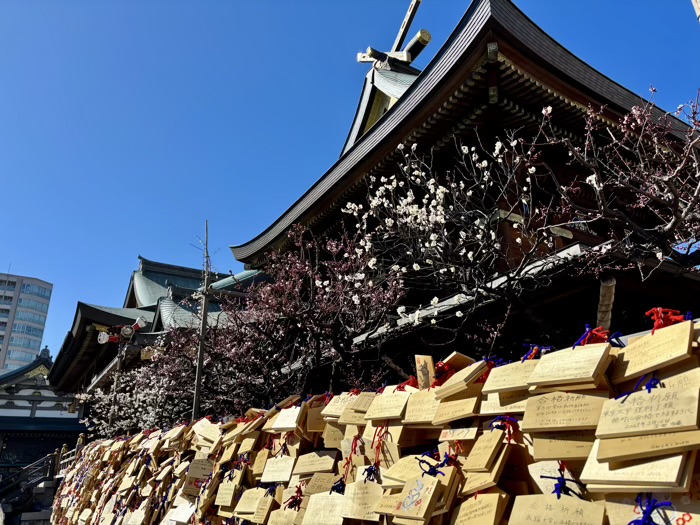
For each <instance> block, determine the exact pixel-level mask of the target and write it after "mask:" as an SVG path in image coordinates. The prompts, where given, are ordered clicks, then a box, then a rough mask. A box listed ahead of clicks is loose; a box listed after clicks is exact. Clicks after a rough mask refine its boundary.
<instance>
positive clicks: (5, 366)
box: [3, 363, 22, 370]
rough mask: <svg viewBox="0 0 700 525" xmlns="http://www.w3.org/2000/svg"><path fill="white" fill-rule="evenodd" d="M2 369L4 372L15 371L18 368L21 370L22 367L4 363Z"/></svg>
mask: <svg viewBox="0 0 700 525" xmlns="http://www.w3.org/2000/svg"><path fill="white" fill-rule="evenodd" d="M3 368H4V369H5V370H17V369H18V368H22V365H11V364H10V363H5V365H4V366H3Z"/></svg>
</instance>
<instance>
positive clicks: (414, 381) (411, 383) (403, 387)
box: [394, 376, 418, 392]
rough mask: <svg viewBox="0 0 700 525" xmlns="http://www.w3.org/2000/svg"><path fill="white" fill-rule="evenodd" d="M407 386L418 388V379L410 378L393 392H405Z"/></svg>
mask: <svg viewBox="0 0 700 525" xmlns="http://www.w3.org/2000/svg"><path fill="white" fill-rule="evenodd" d="M407 386H412V387H413V388H418V379H416V376H410V377H409V378H408V380H407V381H404V382H403V383H401V384H400V385H399V386H397V387H396V389H395V390H394V392H405V391H406V387H407Z"/></svg>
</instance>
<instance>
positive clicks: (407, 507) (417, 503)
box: [394, 475, 439, 520]
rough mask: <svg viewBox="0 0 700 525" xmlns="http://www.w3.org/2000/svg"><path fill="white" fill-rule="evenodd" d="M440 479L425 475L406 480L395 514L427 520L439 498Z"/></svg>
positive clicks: (401, 516) (400, 516)
mask: <svg viewBox="0 0 700 525" xmlns="http://www.w3.org/2000/svg"><path fill="white" fill-rule="evenodd" d="M438 484H439V483H438V480H437V479H435V478H434V477H432V476H423V475H421V476H420V477H416V478H411V479H408V480H406V484H405V485H404V487H403V490H402V491H401V498H400V501H399V502H398V503H397V504H396V506H395V507H394V516H397V517H399V518H410V519H414V520H415V519H418V520H426V519H428V518H429V517H430V515H431V513H432V512H433V509H434V508H435V504H436V503H437V499H438V491H437V488H438Z"/></svg>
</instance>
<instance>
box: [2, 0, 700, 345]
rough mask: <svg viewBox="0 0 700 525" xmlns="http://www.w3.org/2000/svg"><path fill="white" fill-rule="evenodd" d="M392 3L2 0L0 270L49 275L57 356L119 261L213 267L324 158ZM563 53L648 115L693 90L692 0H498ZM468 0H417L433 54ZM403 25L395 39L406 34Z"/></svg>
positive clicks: (699, 33)
mask: <svg viewBox="0 0 700 525" xmlns="http://www.w3.org/2000/svg"><path fill="white" fill-rule="evenodd" d="M408 4H409V1H408V0H381V1H378V0H373V1H369V0H352V1H349V0H347V1H341V0H304V1H301V2H293V1H282V0H255V1H243V0H237V1H232V0H206V1H197V2H195V1H183V0H158V1H157V0H118V1H117V0H102V1H99V2H91V1H88V0H82V1H73V0H61V1H54V2H38V1H35V0H2V1H0V184H1V188H2V190H1V193H2V195H3V196H4V199H3V211H2V215H1V217H2V224H3V228H2V232H3V236H2V241H0V271H2V272H4V271H6V270H7V268H8V266H9V265H10V264H11V265H12V266H11V271H12V272H13V273H18V274H22V275H30V276H35V277H39V278H42V279H45V280H47V281H50V282H52V283H54V286H55V287H54V295H53V299H52V302H51V309H50V312H49V318H48V324H47V329H46V334H45V336H44V343H46V344H48V345H49V346H50V347H51V349H52V350H53V352H54V353H55V352H56V351H57V350H58V349H59V347H60V345H61V343H62V341H63V338H64V336H65V334H66V332H67V331H68V330H69V329H70V327H71V323H72V321H73V315H74V313H75V305H76V302H77V301H79V300H80V301H84V302H88V303H95V304H102V305H110V306H121V304H122V302H123V300H124V295H125V293H126V289H127V285H128V281H129V276H130V272H131V271H133V270H135V269H136V268H137V263H138V261H137V256H138V255H139V254H141V255H143V256H144V257H146V258H150V259H153V260H157V261H163V262H170V263H173V264H180V265H185V266H194V267H199V266H201V253H200V252H199V251H197V250H196V249H195V248H193V247H192V246H190V243H196V242H197V238H196V236H198V235H200V236H201V235H202V234H203V230H204V220H205V219H208V220H209V223H210V235H211V243H210V244H211V247H212V251H213V252H214V257H213V262H214V266H215V269H217V270H218V271H221V272H228V270H229V269H231V270H233V271H238V270H240V269H241V267H240V265H239V264H238V263H237V262H236V261H235V260H234V259H233V256H232V255H231V253H230V251H229V249H228V246H229V245H231V244H238V243H241V242H245V241H247V240H249V239H250V238H252V237H253V236H255V235H257V234H258V233H259V232H260V231H262V230H263V229H264V228H265V227H267V226H268V225H269V224H270V223H271V222H272V221H274V220H275V219H276V218H277V217H278V216H279V215H280V214H281V213H282V212H283V211H284V210H285V209H287V208H288V207H289V205H290V204H292V203H293V202H294V201H295V200H296V199H297V198H298V197H299V196H300V195H301V194H302V193H303V192H304V191H305V190H306V189H308V187H309V186H310V185H311V184H312V183H313V182H314V181H316V180H317V179H318V178H319V177H320V176H321V175H322V174H323V173H324V172H325V171H326V169H327V168H328V167H330V166H331V165H332V164H333V162H334V161H335V160H336V159H337V157H338V155H339V153H340V150H341V148H342V145H343V143H344V141H345V138H346V135H347V132H348V129H349V126H350V123H351V121H352V118H353V115H354V112H355V109H356V106H357V101H358V97H359V95H360V89H361V86H362V81H363V77H364V75H365V73H366V71H367V65H361V64H357V63H356V62H355V55H356V53H357V52H358V51H363V50H364V49H365V48H366V47H367V46H368V45H372V46H373V47H376V48H379V49H387V48H388V47H389V46H390V45H391V43H392V42H393V40H394V37H395V35H396V31H397V30H398V27H399V24H400V22H401V20H402V18H403V15H404V13H405V10H406V8H407V6H408ZM516 4H517V5H518V6H519V7H520V8H521V9H522V10H523V11H524V12H525V13H526V14H527V15H528V16H529V17H530V18H532V19H533V20H534V21H535V23H537V24H539V25H540V26H541V27H542V28H544V30H545V31H547V32H548V33H549V34H550V35H552V36H553V37H554V38H555V39H556V40H558V41H559V42H561V43H562V44H563V45H564V46H566V47H568V48H569V49H570V50H571V51H572V52H573V53H575V54H576V55H578V56H579V57H581V58H582V59H583V60H585V61H587V62H588V63H590V64H591V65H592V66H594V67H595V68H597V69H599V70H600V71H602V72H603V73H605V74H607V75H608V76H610V77H612V78H613V79H614V80H616V81H618V82H620V83H622V84H623V85H625V86H626V87H628V88H630V89H632V90H633V91H635V92H637V93H639V94H642V95H647V94H648V91H647V90H648V86H649V84H652V83H653V84H654V85H655V86H656V87H657V88H658V89H659V93H658V96H657V102H658V103H659V104H660V105H661V106H663V107H666V108H675V107H676V105H677V104H679V103H681V102H684V101H687V100H688V99H690V98H691V97H693V96H694V95H695V93H696V90H697V88H698V87H700V58H699V57H700V24H698V23H697V20H696V18H695V14H694V12H693V8H692V4H691V1H690V0H673V1H658V0H657V1H648V0H639V1H637V0H635V1H630V0H626V1H614V2H611V1H609V0H591V1H588V2H570V1H562V0H516ZM468 5H469V2H468V1H467V0H424V2H423V5H422V7H421V8H420V11H419V15H418V17H417V19H416V22H415V25H414V27H413V31H415V30H417V29H418V28H419V27H421V28H426V29H428V30H430V31H431V33H432V34H433V43H432V44H431V45H430V46H429V48H428V50H427V51H426V52H425V53H424V56H422V57H421V59H420V60H419V62H418V65H419V66H421V67H422V66H424V65H425V63H427V61H428V60H429V59H430V58H432V56H433V55H434V54H435V52H436V51H437V50H438V49H439V48H440V46H441V45H442V44H443V43H444V41H445V40H446V38H447V37H448V35H449V34H450V32H451V31H452V30H453V29H454V27H455V25H456V24H457V22H458V21H459V19H460V18H461V16H462V15H463V13H464V12H465V10H466V9H467V7H468ZM413 31H412V32H413Z"/></svg>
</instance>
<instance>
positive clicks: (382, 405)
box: [364, 392, 411, 421]
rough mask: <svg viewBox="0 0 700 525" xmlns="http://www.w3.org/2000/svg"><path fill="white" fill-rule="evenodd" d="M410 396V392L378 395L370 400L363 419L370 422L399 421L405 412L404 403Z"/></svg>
mask: <svg viewBox="0 0 700 525" xmlns="http://www.w3.org/2000/svg"><path fill="white" fill-rule="evenodd" d="M410 395H411V393H410V392H393V393H390V394H389V393H384V394H380V395H378V396H376V397H375V398H374V399H373V400H372V404H371V405H370V407H369V410H367V412H366V413H365V415H364V418H365V419H369V420H372V421H375V420H383V419H401V418H402V417H403V414H404V411H405V410H406V403H407V402H408V398H409V396H410Z"/></svg>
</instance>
